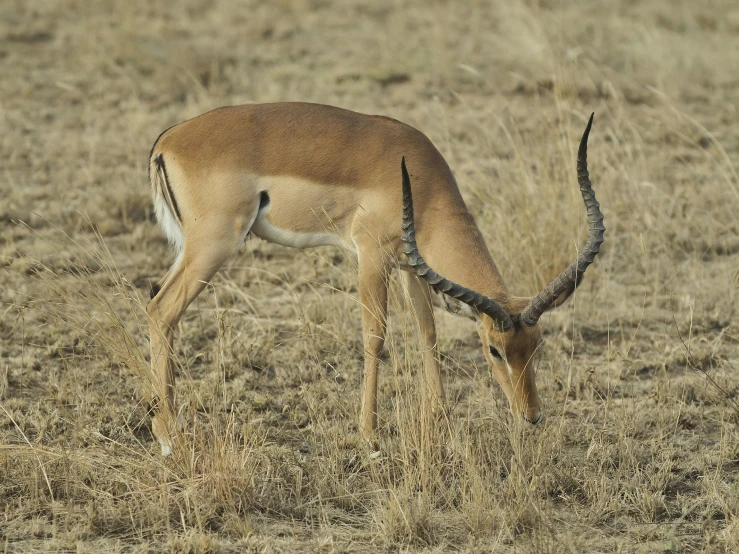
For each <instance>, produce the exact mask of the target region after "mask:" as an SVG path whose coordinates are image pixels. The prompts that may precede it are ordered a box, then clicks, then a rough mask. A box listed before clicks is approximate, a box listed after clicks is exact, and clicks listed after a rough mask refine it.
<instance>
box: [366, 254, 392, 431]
mask: <svg viewBox="0 0 739 554" xmlns="http://www.w3.org/2000/svg"><path fill="white" fill-rule="evenodd" d="M378 250H379V249H378ZM388 276H389V269H388V265H387V263H386V262H385V261H384V260H383V256H382V253H381V252H367V251H366V250H360V253H359V299H360V301H361V302H362V338H363V342H364V380H363V385H362V412H361V415H360V422H359V426H360V430H361V432H362V434H363V435H364V436H365V437H370V436H371V435H372V432H373V431H374V430H375V427H376V426H377V365H378V362H379V357H380V352H381V351H382V347H383V345H384V344H385V325H386V321H387V287H388Z"/></svg>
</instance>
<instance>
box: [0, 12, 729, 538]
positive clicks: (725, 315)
mask: <svg viewBox="0 0 739 554" xmlns="http://www.w3.org/2000/svg"><path fill="white" fill-rule="evenodd" d="M737 67H739V8H737V7H735V4H733V3H732V2H729V1H726V2H693V1H687V0H686V1H675V2H673V1H668V0H650V1H643V2H638V3H637V2H629V1H626V0H623V1H616V2H608V3H601V2H586V1H577V2H548V1H541V2H535V1H527V2H520V1H515V0H514V1H513V2H503V1H500V2H498V1H490V2H483V1H471V2H417V3H412V2H403V1H389V0H383V1H374V2H359V1H351V2H341V3H338V2H337V3H331V2H327V1H321V0H314V1H308V0H305V1H302V2H301V1H294V2H288V1H281V2H270V3H266V2H265V3H260V2H242V3H237V2H234V3H232V2H225V1H223V2H216V1H206V0H203V1H200V0H188V1H186V2H177V3H174V4H172V3H170V4H165V3H160V2H150V1H144V0H129V1H126V2H123V1H119V2H112V1H107V2H103V1H101V2H87V1H75V0H58V1H54V2H49V1H43V0H34V1H20V0H4V1H3V2H2V3H1V4H0V68H1V70H0V98H1V99H2V103H1V104H0V110H1V112H0V113H1V114H2V132H0V160H1V162H0V169H1V171H0V268H1V269H0V300H1V301H2V306H0V338H1V339H2V344H1V346H2V352H1V354H0V355H1V357H0V410H1V412H0V508H1V510H2V511H1V512H0V538H2V540H1V541H0V548H4V551H6V552H69V551H74V552H191V553H205V552H242V551H249V552H288V551H320V552H360V551H362V552H364V551H378V550H380V551H429V552H442V551H449V550H453V551H465V552H489V551H496V552H509V551H515V552H636V551H639V552H655V551H685V552H687V551H705V552H737V551H739V407H738V406H737V400H738V395H739V375H738V374H737V370H738V369H739V357H738V356H737V343H738V342H739V328H738V327H737V323H736V321H737V317H739V316H738V314H737V313H736V311H737V310H736V308H737V280H736V273H737V269H739V267H737V256H738V255H739V235H738V234H737V228H738V227H739V223H738V222H737V221H738V219H737V216H736V212H737V209H738V208H739V179H738V178H737V173H736V171H735V167H736V166H737V164H738V163H739V140H738V139H737V135H736V132H735V121H736V118H737V108H738V107H739V81H738V80H737V73H736V68H737ZM277 100H305V101H313V102H321V103H328V104H334V105H338V106H342V107H346V108H350V109H355V110H358V111H363V112H369V113H380V114H385V115H389V116H392V117H396V118H398V119H401V120H403V121H406V122H408V123H410V124H412V125H414V126H416V127H417V128H419V129H421V130H422V131H424V132H425V133H426V134H427V135H428V136H429V137H430V138H431V139H432V140H433V141H434V143H435V144H436V145H437V146H438V148H439V149H440V150H441V152H442V153H443V154H444V155H445V157H446V158H447V160H448V161H449V163H450V165H451V166H452V168H453V169H454V171H455V173H456V175H457V179H458V181H459V183H460V187H461V189H462V192H463V195H464V196H465V198H466V200H467V202H468V204H469V206H470V208H471V210H472V212H473V213H474V215H475V217H476V218H477V221H478V223H479V225H480V227H481V229H482V231H483V233H484V235H485V237H486V239H487V241H488V245H489V247H490V249H491V251H492V253H493V257H494V258H495V260H496V261H497V263H498V266H499V268H500V269H501V271H502V273H503V275H504V277H505V278H506V280H507V283H508V285H509V287H510V288H511V289H512V291H513V292H514V293H516V294H519V295H524V294H533V293H535V292H536V291H537V289H538V288H540V287H541V286H543V285H544V284H545V283H546V282H548V280H550V279H551V278H552V277H553V276H554V275H556V273H558V272H559V271H560V270H561V269H562V268H564V267H565V265H566V264H568V263H569V262H571V261H572V260H573V259H574V257H575V255H576V252H577V248H578V247H581V246H582V244H583V240H584V236H585V231H586V220H585V214H584V208H583V207H582V202H581V199H580V197H579V193H578V190H577V185H576V179H575V171H574V165H575V164H574V162H575V151H576V146H577V141H578V139H579V136H580V133H581V132H582V130H583V128H584V125H585V121H586V118H587V116H588V115H589V113H590V112H591V111H595V112H596V119H595V126H594V129H593V133H592V135H591V141H590V168H591V175H592V177H593V183H594V186H595V189H596V192H597V195H598V198H599V200H600V201H601V203H602V206H603V211H604V213H605V217H606V226H607V228H608V231H607V233H606V242H605V245H604V248H603V250H602V253H601V254H600V255H599V256H598V258H597V259H596V262H595V264H594V265H593V266H592V267H591V268H590V270H589V271H588V274H587V275H586V277H585V280H584V282H583V285H582V287H581V288H580V289H579V292H578V294H577V295H576V297H575V299H574V301H571V302H569V303H568V305H567V306H566V308H563V309H561V310H560V311H558V312H555V313H554V314H551V315H548V316H545V317H544V319H543V321H542V326H543V329H544V334H545V338H546V346H545V348H544V351H543V353H542V358H541V363H540V365H539V372H538V383H539V387H540V394H541V397H542V399H543V401H544V403H545V410H546V412H545V413H546V416H545V417H546V419H545V421H544V422H543V423H542V424H541V425H540V426H538V427H536V428H534V427H531V426H526V427H520V426H519V425H517V424H516V423H515V422H514V421H513V420H511V418H510V416H509V415H508V413H507V408H506V406H505V402H504V399H503V398H502V395H501V392H500V389H499V388H498V386H497V384H496V383H494V382H493V381H492V379H491V377H490V375H489V373H488V370H487V367H486V363H485V361H484V358H483V354H482V352H481V349H480V346H479V342H478V338H477V335H476V333H475V331H474V324H473V323H472V322H468V321H466V320H459V319H456V318H454V317H453V316H451V315H448V314H445V313H442V312H437V319H438V325H439V335H440V349H441V352H442V354H443V358H444V359H443V362H444V382H445V386H446V389H447V393H448V398H449V404H450V407H451V409H450V413H449V415H448V418H447V419H444V420H442V421H441V422H440V423H438V424H430V423H429V422H428V421H425V420H423V419H422V418H420V417H419V416H418V414H419V406H420V396H419V392H418V391H419V386H418V383H419V381H418V373H419V369H420V359H419V355H418V354H419V346H418V344H417V341H416V337H415V332H416V331H415V328H414V325H413V322H412V321H411V318H410V317H409V316H408V315H407V310H406V309H405V307H404V306H405V304H404V299H403V296H402V292H401V288H400V287H399V286H397V284H398V283H397V279H396V283H395V285H396V286H395V287H394V290H395V291H396V292H395V295H394V297H393V298H392V301H391V313H392V314H393V315H392V317H391V320H390V323H389V335H390V337H389V340H388V344H387V355H386V357H385V359H384V362H383V367H382V371H381V385H380V418H381V425H380V430H379V433H378V443H379V441H380V440H382V441H384V445H385V451H386V452H385V454H384V455H383V456H380V457H371V456H370V453H371V452H372V450H373V448H375V447H376V445H367V444H365V443H364V442H363V441H362V440H361V439H360V438H359V437H358V435H357V432H356V429H357V427H356V422H357V417H358V400H359V392H360V373H361V363H362V347H361V340H360V310H359V305H358V301H357V299H356V278H355V275H354V267H353V265H354V261H353V260H352V258H351V256H350V255H348V254H347V253H343V252H340V251H339V250H336V249H330V248H325V249H317V250H312V251H297V250H292V249H287V248H282V247H278V246H274V245H271V244H267V243H264V242H262V241H260V240H258V239H250V240H248V241H247V242H246V243H245V245H244V246H243V248H242V250H241V252H240V253H239V254H238V256H237V257H236V258H235V259H233V260H232V261H231V263H230V265H229V266H228V268H227V269H226V270H224V271H222V272H221V273H220V274H219V276H218V277H217V278H216V279H215V280H214V281H213V283H212V286H209V287H208V288H207V289H206V291H205V292H204V293H203V294H202V295H201V297H200V298H199V299H198V300H197V301H196V302H195V303H194V304H193V306H191V308H190V309H189V311H188V312H187V314H186V316H185V318H184V319H183V321H182V323H181V324H180V326H179V329H178V339H177V342H176V355H177V360H178V364H179V366H180V377H179V381H178V384H179V387H178V393H179V399H180V401H181V403H182V406H183V408H182V411H183V414H184V416H185V421H186V422H187V423H186V425H185V428H184V430H183V433H184V437H185V438H186V445H187V446H186V448H185V450H184V451H180V452H179V453H178V454H177V455H176V456H173V457H172V458H169V459H162V458H161V457H160V455H159V447H158V445H157V444H156V443H155V441H154V440H153V439H152V436H151V434H150V432H149V429H148V426H149V420H148V417H147V406H146V404H145V401H144V397H145V394H144V392H145V386H144V381H143V379H142V376H143V375H144V374H145V371H146V367H147V363H148V362H147V360H148V354H147V351H146V349H147V342H146V340H147V329H146V315H145V311H144V306H145V304H146V300H147V298H148V289H149V286H150V283H151V282H152V281H153V280H155V279H158V278H159V277H160V276H161V275H163V273H164V272H165V271H166V270H167V268H168V266H169V264H170V263H171V262H172V260H173V255H172V253H171V251H170V250H169V249H168V246H167V244H166V242H165V239H164V238H163V234H162V233H161V232H160V230H159V229H158V228H157V227H156V225H155V224H154V223H153V218H152V214H151V207H150V198H149V187H148V183H147V177H146V172H147V157H148V151H149V148H150V147H151V144H152V143H153V141H154V139H155V138H156V137H157V135H158V134H159V132H160V131H161V130H163V129H164V128H166V127H168V126H170V125H172V124H174V123H176V122H178V121H181V120H183V119H186V118H189V117H192V116H195V115H197V114H199V113H201V112H204V111H207V110H208V109H211V108H214V107H217V106H220V105H225V104H235V103H243V102H264V101H277ZM276 155H277V153H276ZM337 155H341V152H337ZM398 186H400V172H399V174H398Z"/></svg>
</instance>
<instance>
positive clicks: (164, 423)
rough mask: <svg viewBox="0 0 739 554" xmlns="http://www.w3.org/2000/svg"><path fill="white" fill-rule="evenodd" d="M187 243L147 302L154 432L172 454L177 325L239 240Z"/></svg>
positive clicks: (165, 453)
mask: <svg viewBox="0 0 739 554" xmlns="http://www.w3.org/2000/svg"><path fill="white" fill-rule="evenodd" d="M204 238H205V237H201V240H200V241H195V240H194V241H192V242H186V243H185V251H184V252H183V253H182V257H181V259H180V260H179V263H178V264H177V265H176V266H175V267H173V268H172V269H171V270H170V274H169V278H168V279H167V281H166V282H165V283H164V285H163V286H162V287H161V289H160V290H159V291H158V292H157V293H156V295H155V296H154V297H153V298H152V300H151V301H150V302H149V304H147V306H146V312H147V314H148V315H149V331H150V342H151V367H152V385H153V391H152V393H153V395H155V397H156V398H157V400H158V401H157V402H155V403H154V404H155V415H154V417H153V419H152V424H151V426H152V432H153V433H154V436H155V437H156V438H157V440H158V441H159V444H160V445H161V447H162V455H163V456H168V455H169V454H170V453H171V450H172V446H173V441H172V439H173V434H174V430H175V425H174V419H175V414H176V408H175V394H174V386H175V371H174V363H173V361H172V357H171V353H172V344H173V340H174V328H175V326H176V325H177V323H178V322H179V321H180V317H182V314H183V313H184V312H185V310H186V309H187V307H188V306H189V305H190V303H191V302H192V301H193V300H195V298H196V297H197V296H198V294H200V292H201V291H202V290H203V289H204V288H205V286H206V285H207V283H208V282H209V281H210V280H211V279H212V278H213V276H214V275H215V274H216V272H217V271H218V269H219V268H220V267H221V265H223V263H224V262H225V261H226V260H227V259H228V258H229V257H230V256H231V255H232V254H233V253H234V252H235V251H236V249H237V248H238V241H237V240H235V241H230V242H229V241H224V240H223V238H222V237H221V240H220V241H217V240H212V241H209V240H203V239H204Z"/></svg>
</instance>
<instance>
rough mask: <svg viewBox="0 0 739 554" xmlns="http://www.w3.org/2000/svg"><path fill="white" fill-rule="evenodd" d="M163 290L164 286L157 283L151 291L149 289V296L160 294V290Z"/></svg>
mask: <svg viewBox="0 0 739 554" xmlns="http://www.w3.org/2000/svg"><path fill="white" fill-rule="evenodd" d="M160 290H162V287H160V286H159V284H155V285H153V286H152V287H151V291H149V298H152V299H153V298H154V297H155V296H156V295H157V294H159V291H160Z"/></svg>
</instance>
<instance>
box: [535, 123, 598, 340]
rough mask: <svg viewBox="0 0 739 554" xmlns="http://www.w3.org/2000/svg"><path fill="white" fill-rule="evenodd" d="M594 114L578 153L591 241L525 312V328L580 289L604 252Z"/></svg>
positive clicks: (580, 180)
mask: <svg viewBox="0 0 739 554" xmlns="http://www.w3.org/2000/svg"><path fill="white" fill-rule="evenodd" d="M594 115H595V114H594V113H593V114H591V115H590V120H589V121H588V126H587V127H585V132H584V133H583V135H582V139H581V140H580V148H579V149H578V151H577V182H578V183H579V184H580V192H581V193H582V198H583V200H584V201H585V208H586V209H587V211H588V227H589V231H588V240H587V242H586V243H585V248H584V249H583V250H582V252H580V255H579V256H578V257H577V260H575V261H574V262H572V265H570V267H568V268H567V269H565V270H564V271H563V272H562V273H560V274H559V276H558V277H557V278H556V279H555V280H554V281H552V282H551V283H549V284H548V285H547V286H546V288H544V290H542V291H541V292H540V293H539V294H537V295H536V296H535V297H534V298H533V299H532V300H531V302H530V303H529V305H528V306H526V308H525V309H524V310H523V312H521V325H523V326H524V327H533V326H534V325H536V322H537V321H539V318H540V317H541V314H543V313H544V312H545V311H546V309H547V308H549V307H550V306H551V305H552V304H553V303H554V301H555V300H556V299H557V298H559V296H560V295H561V294H562V293H563V292H565V291H566V290H568V289H572V288H573V287H574V286H576V283H577V280H578V278H579V276H580V275H581V274H582V273H584V272H585V270H586V269H587V267H588V266H589V265H590V264H592V263H593V260H594V259H595V255H596V254H597V253H598V252H600V245H601V244H602V243H603V233H605V231H606V228H605V226H604V225H603V213H601V211H600V204H599V203H598V201H597V200H596V199H595V191H593V184H592V183H591V182H590V177H589V174H588V135H589V134H590V127H591V126H592V125H593V116H594Z"/></svg>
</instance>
